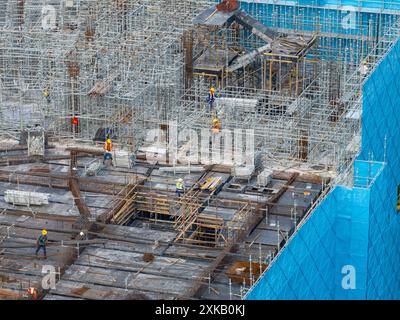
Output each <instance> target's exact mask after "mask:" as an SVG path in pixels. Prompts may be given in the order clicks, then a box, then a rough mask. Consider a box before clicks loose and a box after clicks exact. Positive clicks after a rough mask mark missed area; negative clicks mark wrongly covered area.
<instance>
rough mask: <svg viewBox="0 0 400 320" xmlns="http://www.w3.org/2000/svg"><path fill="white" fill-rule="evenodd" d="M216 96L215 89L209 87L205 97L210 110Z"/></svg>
mask: <svg viewBox="0 0 400 320" xmlns="http://www.w3.org/2000/svg"><path fill="white" fill-rule="evenodd" d="M216 98H218V96H217V95H216V94H215V89H214V88H211V89H210V92H209V93H208V95H207V99H206V101H207V103H208V105H209V106H210V112H211V111H212V108H213V106H214V102H215V99H216Z"/></svg>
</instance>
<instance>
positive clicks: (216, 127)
mask: <svg viewBox="0 0 400 320" xmlns="http://www.w3.org/2000/svg"><path fill="white" fill-rule="evenodd" d="M211 131H212V133H215V134H216V133H219V132H220V131H221V121H220V120H219V119H218V118H217V117H214V118H213V120H212V127H211Z"/></svg>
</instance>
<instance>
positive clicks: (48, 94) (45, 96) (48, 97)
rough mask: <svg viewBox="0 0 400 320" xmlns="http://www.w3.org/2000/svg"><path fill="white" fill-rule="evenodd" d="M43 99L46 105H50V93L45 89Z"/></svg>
mask: <svg viewBox="0 0 400 320" xmlns="http://www.w3.org/2000/svg"><path fill="white" fill-rule="evenodd" d="M43 97H44V98H45V99H46V100H47V103H50V102H51V100H50V92H49V90H48V89H47V88H46V89H44V90H43Z"/></svg>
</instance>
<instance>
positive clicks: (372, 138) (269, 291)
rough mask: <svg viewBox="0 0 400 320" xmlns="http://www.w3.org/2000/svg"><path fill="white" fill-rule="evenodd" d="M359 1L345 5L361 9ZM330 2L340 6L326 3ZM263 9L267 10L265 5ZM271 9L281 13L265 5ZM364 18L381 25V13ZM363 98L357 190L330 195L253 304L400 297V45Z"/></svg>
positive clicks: (254, 292) (260, 285) (258, 288)
mask: <svg viewBox="0 0 400 320" xmlns="http://www.w3.org/2000/svg"><path fill="white" fill-rule="evenodd" d="M303 2H304V3H306V2H308V1H301V3H303ZM310 2H311V1H310ZM352 2H354V1H341V3H342V4H343V3H346V4H348V5H357V4H359V2H357V3H355V2H354V4H352ZM329 3H331V4H332V5H333V4H337V1H319V2H318V4H319V5H325V4H329ZM368 3H370V8H384V9H393V8H394V7H396V6H399V8H400V1H394V2H393V1H392V2H391V3H390V5H389V4H387V3H386V2H385V1H380V2H379V3H378V2H376V3H373V2H368ZM371 3H372V4H371ZM253 6H256V4H253V3H248V2H243V3H242V8H246V10H249V11H250V12H251V10H255V8H254V7H253ZM257 6H258V7H257V10H261V9H260V4H258V5H257ZM363 6H364V7H366V3H363ZM282 7H287V9H285V10H288V11H287V12H289V10H297V9H294V8H292V9H289V7H288V6H282ZM265 10H274V8H273V7H272V6H269V5H265ZM282 10H284V9H282ZM359 14H365V15H366V19H367V18H368V17H373V18H374V19H377V16H376V15H375V13H374V12H373V10H371V12H369V13H359ZM389 16H390V14H389V13H388V16H387V18H386V19H387V21H390V18H388V17H389ZM265 22H268V21H265ZM282 23H283V22H282ZM352 32H355V31H354V30H353V31H352ZM362 32H363V31H359V33H358V34H360V33H362ZM327 41H328V40H327ZM329 41H335V40H329ZM362 93H363V101H362V103H363V106H362V110H363V111H362V141H361V151H360V155H359V157H358V158H357V160H356V161H355V163H354V185H353V187H352V188H348V187H344V186H336V187H334V188H333V189H332V190H331V191H330V193H329V194H328V195H327V196H326V197H325V198H324V199H323V200H322V201H321V202H320V203H319V205H318V206H317V207H316V208H315V210H314V211H313V212H312V213H311V215H310V216H309V217H308V218H307V219H306V220H305V221H304V223H303V224H302V226H301V227H300V228H299V229H298V230H297V231H296V232H295V233H294V234H293V236H292V237H291V239H290V240H289V241H288V242H287V244H286V246H285V247H284V248H283V250H281V252H280V254H279V255H278V256H277V257H276V258H275V259H274V261H273V262H272V263H271V265H270V267H269V268H268V269H267V271H266V272H265V273H264V274H263V276H262V277H261V278H260V279H259V280H258V281H257V283H256V284H255V285H254V286H253V288H252V289H251V290H250V291H249V292H248V294H247V296H246V299H399V298H400V270H399V268H398V263H399V261H400V248H399V246H398V244H399V243H400V213H398V211H397V208H396V206H397V202H398V190H399V185H400V131H399V130H400V113H399V112H398V110H399V105H400V43H399V42H396V43H395V45H394V46H393V47H392V48H391V49H390V51H389V52H388V53H387V54H386V56H385V57H384V59H383V60H382V61H381V62H380V63H379V65H378V67H377V68H376V69H375V71H374V72H373V73H372V74H371V76H370V77H369V79H368V80H367V81H366V82H365V84H364V85H363V88H362Z"/></svg>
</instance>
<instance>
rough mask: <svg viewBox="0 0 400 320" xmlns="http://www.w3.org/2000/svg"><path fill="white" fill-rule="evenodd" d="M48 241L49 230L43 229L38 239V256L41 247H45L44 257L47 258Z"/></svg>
mask: <svg viewBox="0 0 400 320" xmlns="http://www.w3.org/2000/svg"><path fill="white" fill-rule="evenodd" d="M46 243H47V230H46V229H43V230H42V234H41V235H40V236H39V238H38V239H37V241H36V256H37V255H38V253H39V251H40V249H43V254H44V258H45V259H46V258H47V255H46Z"/></svg>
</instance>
